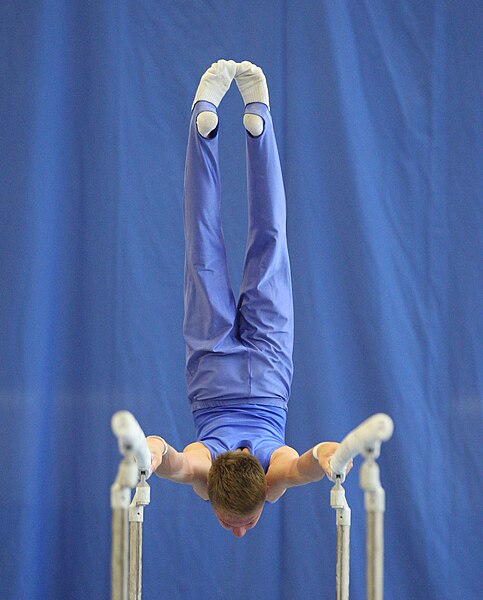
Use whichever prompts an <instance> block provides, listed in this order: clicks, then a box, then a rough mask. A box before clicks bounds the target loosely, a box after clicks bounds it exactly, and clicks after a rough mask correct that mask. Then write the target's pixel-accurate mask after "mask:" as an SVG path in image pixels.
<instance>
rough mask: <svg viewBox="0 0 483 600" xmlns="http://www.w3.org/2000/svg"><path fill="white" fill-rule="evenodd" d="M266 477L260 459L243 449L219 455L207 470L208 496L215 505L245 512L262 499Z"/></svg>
mask: <svg viewBox="0 0 483 600" xmlns="http://www.w3.org/2000/svg"><path fill="white" fill-rule="evenodd" d="M266 496H267V479H266V477H265V471H264V470H263V467H262V465H261V464H260V461H259V460H258V459H257V458H255V457H254V456H252V455H251V454H247V453H245V452H223V454H219V455H218V456H217V457H216V458H215V460H214V461H213V464H212V465H211V469H210V471H209V473H208V497H209V499H210V502H211V504H212V506H213V507H214V508H221V509H222V510H226V511H227V512H229V513H233V514H236V515H248V514H250V513H252V512H254V511H255V510H256V509H257V508H259V507H260V505H261V504H263V503H264V502H265V498H266Z"/></svg>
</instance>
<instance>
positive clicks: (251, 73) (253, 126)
mask: <svg viewBox="0 0 483 600" xmlns="http://www.w3.org/2000/svg"><path fill="white" fill-rule="evenodd" d="M235 81H236V84H237V86H238V89H239V90H240V94H241V95H242V98H243V102H244V103H245V106H246V105H247V104H250V102H262V103H263V104H266V105H267V106H268V108H270V101H269V96H268V87H267V80H266V78H265V75H264V73H263V71H262V70H261V69H260V67H257V65H254V64H252V63H251V62H249V61H248V60H244V61H243V62H241V63H237V65H236V73H235ZM243 125H244V126H245V129H246V130H247V131H248V132H249V133H251V134H252V135H253V136H255V137H257V136H259V135H261V133H262V132H263V125H264V123H263V119H262V118H261V117H259V116H258V115H245V116H244V117H243Z"/></svg>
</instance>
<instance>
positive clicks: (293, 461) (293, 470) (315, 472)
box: [267, 442, 352, 502]
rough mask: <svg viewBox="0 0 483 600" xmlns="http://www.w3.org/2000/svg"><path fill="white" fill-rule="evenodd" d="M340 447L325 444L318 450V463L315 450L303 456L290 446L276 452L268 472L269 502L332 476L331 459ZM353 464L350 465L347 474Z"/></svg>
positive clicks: (334, 444) (333, 444)
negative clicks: (286, 492) (307, 484)
mask: <svg viewBox="0 0 483 600" xmlns="http://www.w3.org/2000/svg"><path fill="white" fill-rule="evenodd" d="M338 447H339V444H338V443H337V442H323V443H322V444H320V445H319V447H318V449H317V456H318V461H317V460H315V459H314V456H313V454H312V450H313V448H311V449H310V450H307V452H305V453H304V454H302V456H299V454H298V452H297V451H296V450H294V449H293V448H290V446H282V447H281V448H278V449H277V450H275V452H274V453H273V454H272V458H271V460H270V466H269V468H268V472H267V484H268V493H267V500H268V501H269V502H275V500H278V498H280V496H281V495H282V494H284V493H285V491H286V490H287V489H288V488H290V487H295V486H297V485H305V484H306V483H312V482H314V481H320V480H321V479H322V478H323V477H324V475H330V474H331V471H330V464H329V460H330V457H331V456H332V455H333V454H334V452H335V451H336V450H337V448H338ZM351 467H352V464H350V465H349V467H348V469H347V473H348V472H349V471H350V469H351Z"/></svg>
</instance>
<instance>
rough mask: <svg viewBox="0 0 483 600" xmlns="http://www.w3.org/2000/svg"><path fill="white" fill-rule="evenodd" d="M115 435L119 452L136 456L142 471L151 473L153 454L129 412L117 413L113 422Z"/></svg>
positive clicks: (121, 411)
mask: <svg viewBox="0 0 483 600" xmlns="http://www.w3.org/2000/svg"><path fill="white" fill-rule="evenodd" d="M111 427H112V431H113V433H114V435H115V436H116V437H117V439H118V441H119V452H120V453H121V454H123V455H124V456H127V455H129V454H132V455H134V458H135V459H136V462H137V464H138V469H139V470H140V471H149V469H150V467H151V452H150V451H149V448H148V444H147V442H146V437H145V435H144V433H143V430H142V429H141V427H140V426H139V423H138V422H137V421H136V419H135V418H134V416H133V415H132V414H131V413H130V412H129V411H127V410H120V411H119V412H117V413H115V414H114V415H113V417H112V420H111Z"/></svg>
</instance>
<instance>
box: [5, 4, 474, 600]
mask: <svg viewBox="0 0 483 600" xmlns="http://www.w3.org/2000/svg"><path fill="white" fill-rule="evenodd" d="M0 22H1V26H0V27H1V32H2V35H1V53H0V64H1V72H2V77H1V117H0V119H1V128H0V134H1V156H0V161H1V162H0V186H1V187H0V189H1V223H0V227H1V238H0V248H1V250H0V252H1V254H0V261H1V262H0V276H1V292H0V311H1V312H0V332H1V335H0V358H1V362H0V444H1V448H0V449H1V463H0V465H1V466H0V477H1V486H2V489H1V493H0V506H1V515H2V518H1V519H0V532H1V546H0V598H1V599H2V600H36V599H65V598H76V599H77V598H78V599H93V598H107V597H108V594H109V591H108V590H109V561H110V509H109V486H110V484H111V483H112V481H113V479H114V477H115V473H116V470H117V463H118V453H117V448H116V444H115V441H114V438H113V436H112V434H111V432H110V417H111V415H112V413H113V412H114V411H115V410H117V409H120V408H126V409H129V410H132V411H133V412H134V414H135V415H136V416H137V418H138V419H139V421H140V423H141V425H142V426H143V428H144V429H145V430H146V432H148V433H156V434H161V435H164V436H166V437H167V438H168V439H169V441H170V442H171V443H172V444H173V445H174V446H176V447H177V448H178V449H181V448H182V447H183V445H185V444H187V443H188V442H190V441H191V440H192V439H193V432H194V429H193V425H192V420H191V415H190V412H189V409H188V404H187V400H186V390H185V384H184V373H183V369H184V343H183V339H182V311H183V301H182V298H183V296H182V287H183V253H184V242H183V228H182V187H183V167H184V152H185V147H186V141H187V129H188V121H189V113H190V107H191V102H192V99H193V96H194V92H195V89H196V86H197V84H198V80H199V77H200V76H201V74H202V73H203V71H204V70H205V69H206V68H207V67H208V66H209V65H210V64H211V63H212V62H213V61H215V60H217V59H218V58H222V57H223V58H227V59H228V58H232V59H235V60H239V61H240V60H244V59H250V60H252V61H253V62H256V63H257V64H259V65H261V66H262V67H263V68H264V70H265V72H266V75H267V79H268V82H269V87H270V92H271V101H272V114H273V117H274V123H275V128H276V132H277V136H278V141H279V147H280V153H281V159H282V166H283V171H284V176H285V183H286V191H287V203H288V235H289V243H290V251H291V259H292V270H293V283H294V295H295V310H296V346H295V355H294V360H295V378H294V386H293V393H292V398H291V400H290V411H289V420H288V432H287V440H288V443H289V444H291V445H293V446H294V447H295V448H297V449H298V450H299V451H304V450H306V449H307V448H309V447H311V446H312V445H313V444H315V443H316V442H318V441H321V440H327V439H329V440H330V439H335V440H337V439H341V438H342V437H343V435H344V434H345V433H346V432H347V431H348V430H350V429H351V428H352V427H353V426H354V425H356V424H358V422H359V421H360V420H362V419H364V418H365V417H367V416H369V415H370V414H372V413H374V412H378V411H385V412H388V413H389V414H390V415H391V416H392V417H393V419H394V421H395V427H396V428H395V435H394V437H393V439H392V440H391V441H390V442H389V443H387V444H386V445H385V447H384V449H383V454H382V458H381V460H380V465H381V474H382V481H383V484H384V486H385V488H386V498H387V512H386V581H385V590H386V595H387V598H391V599H392V600H407V599H409V598H410V599H412V600H416V599H421V600H428V599H433V600H441V599H452V600H453V599H454V598H460V599H461V600H476V599H477V598H480V597H481V585H482V582H481V558H482V550H481V547H482V537H481V531H482V519H481V515H482V501H481V493H482V485H481V484H482V474H481V433H482V419H481V413H482V411H481V408H482V395H483V368H482V367H483V365H482V340H483V311H482V300H483V292H482V282H483V266H482V256H483V243H482V231H483V219H482V198H481V190H482V169H481V157H482V155H483V148H482V114H481V98H482V95H481V92H482V83H483V82H482V71H481V56H482V43H481V40H482V39H483V37H482V33H483V31H482V22H483V18H482V5H481V3H480V2H479V1H478V0H473V1H471V0H460V1H458V2H449V1H443V0H434V1H427V2H420V1H419V0H412V1H408V0H405V1H401V2H390V1H382V0H354V1H348V0H347V1H344V0H325V1H315V0H314V1H305V2H304V1H298V2H288V1H286V0H285V1H280V2H255V1H252V0H245V1H244V2H237V1H235V0H224V1H223V2H221V1H219V2H216V1H211V2H208V1H206V2H195V1H194V0H190V1H185V2H168V1H165V0H160V1H144V0H137V1H134V0H131V1H118V2H110V1H106V2H95V1H78V2H75V1H61V0H59V1H50V2H49V1H40V0H37V1H32V2H28V1H19V2H17V1H13V0H3V2H2V3H1V6H0ZM241 115H242V101H241V98H240V96H239V94H238V92H237V90H236V88H234V89H232V90H231V91H230V93H229V94H228V95H227V97H226V98H225V100H224V101H223V103H222V105H221V108H220V123H221V129H220V144H221V160H222V178H223V188H224V189H223V193H224V196H223V218H224V226H225V234H226V240H227V245H228V258H229V266H230V271H231V276H232V280H233V282H234V287H235V290H236V289H238V283H239V280H240V274H241V264H242V258H243V252H244V245H245V232H246V200H245V192H246V183H245V157H244V130H243V127H242V123H241ZM329 489H330V485H329V484H328V483H327V482H326V481H323V482H321V483H320V484H313V485H311V486H306V487H305V488H299V489H294V490H290V491H289V492H288V493H287V494H286V496H284V498H283V499H282V500H281V501H280V502H279V503H277V504H276V505H274V506H269V507H267V509H266V511H265V513H264V515H263V518H262V520H261V522H260V524H259V525H258V526H257V527H256V529H254V530H253V531H251V532H249V534H247V536H246V537H245V538H243V539H242V540H236V539H235V538H234V537H233V536H230V534H229V533H227V532H225V531H223V530H222V529H221V528H220V527H219V526H218V525H217V523H216V522H215V518H214V516H213V514H212V512H211V510H210V507H209V506H208V505H207V504H205V503H203V502H202V501H201V500H200V499H199V498H197V497H196V496H195V495H194V493H193V492H192V490H191V489H190V488H188V487H183V486H179V485H175V484H173V483H169V482H164V481H161V480H159V479H157V478H153V480H152V503H151V505H150V506H149V507H148V509H147V510H146V515H145V546H144V555H145V561H144V597H145V598H146V599H150V598H179V599H183V600H184V599H186V600H189V599H193V600H194V599H201V600H226V599H230V600H242V599H243V600H245V599H247V598H254V599H255V598H257V599H258V598H260V599H262V598H263V599H265V600H299V599H300V600H308V599H314V600H315V599H316V598H331V597H333V596H334V589H335V525H334V523H335V517H334V514H333V511H331V509H330V507H329ZM346 489H347V495H348V499H349V502H350V503H351V505H352V509H353V534H352V578H351V589H352V596H351V597H352V598H353V599H355V600H357V599H362V598H364V593H365V592H364V588H365V583H364V512H363V498H362V493H361V492H360V490H359V487H358V481H357V468H356V469H355V470H354V474H353V475H352V476H351V477H350V478H349V480H348V482H347V486H346Z"/></svg>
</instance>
